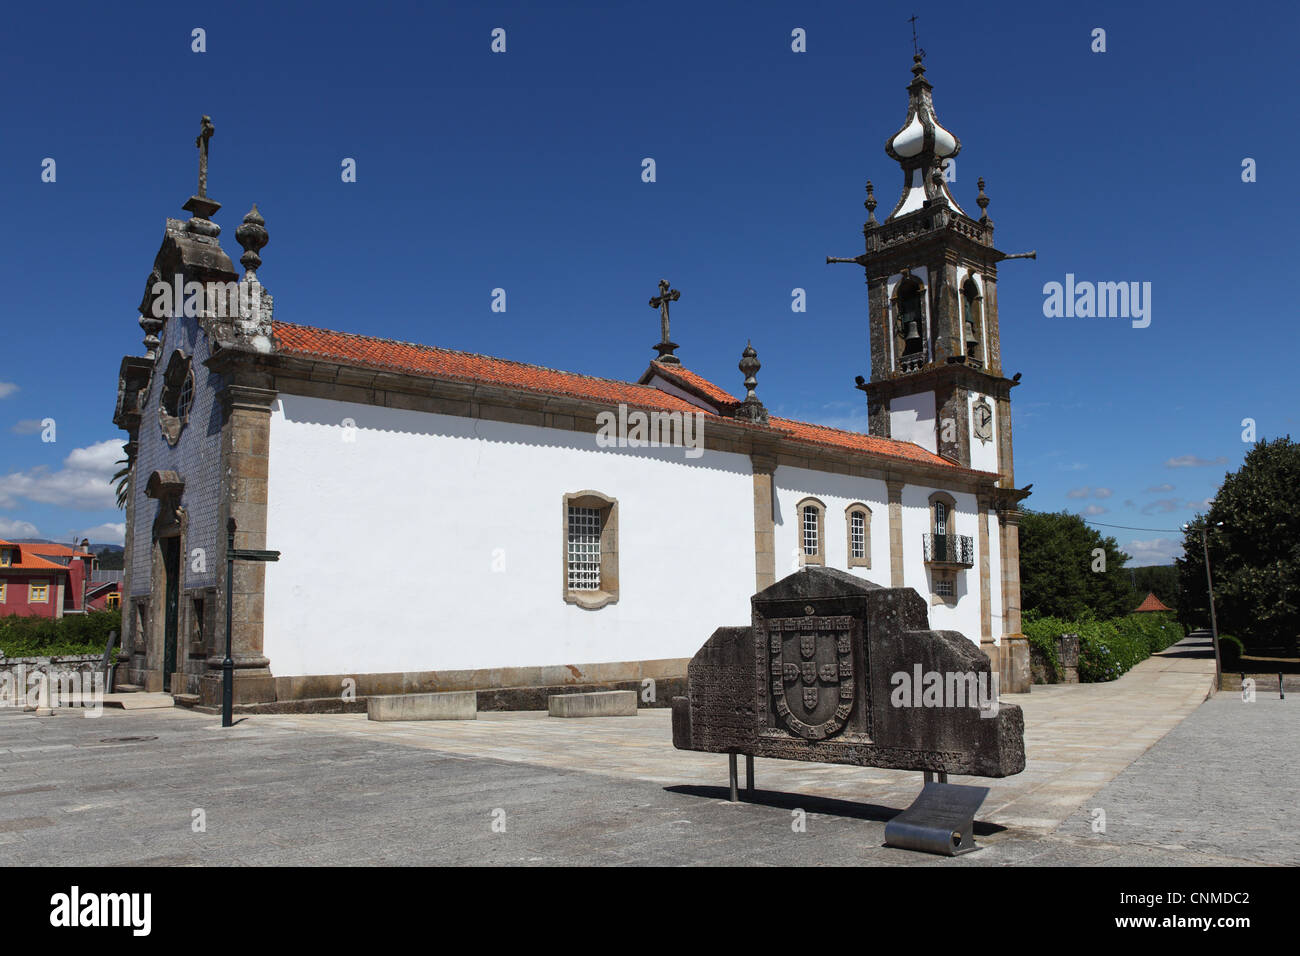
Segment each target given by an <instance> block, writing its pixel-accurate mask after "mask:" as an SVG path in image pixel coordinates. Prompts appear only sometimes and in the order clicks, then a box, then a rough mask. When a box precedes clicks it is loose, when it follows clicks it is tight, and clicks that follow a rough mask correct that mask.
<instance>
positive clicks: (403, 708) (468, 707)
mask: <svg viewBox="0 0 1300 956" xmlns="http://www.w3.org/2000/svg"><path fill="white" fill-rule="evenodd" d="M366 715H367V716H368V717H369V718H370V719H371V720H476V719H477V718H478V693H477V692H476V691H472V690H459V691H451V692H448V693H443V694H392V695H383V696H378V697H367V698H366Z"/></svg>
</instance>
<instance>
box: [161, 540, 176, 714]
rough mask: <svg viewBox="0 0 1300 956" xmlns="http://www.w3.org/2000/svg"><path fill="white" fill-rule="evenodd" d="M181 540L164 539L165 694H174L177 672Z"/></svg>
mask: <svg viewBox="0 0 1300 956" xmlns="http://www.w3.org/2000/svg"><path fill="white" fill-rule="evenodd" d="M180 543H181V542H180V538H162V539H160V540H159V542H158V544H159V545H160V546H161V547H162V559H163V586H164V592H163V593H164V594H165V604H164V612H163V673H162V683H163V691H164V692H165V693H174V692H175V691H176V688H174V687H172V675H173V674H174V673H175V672H176V656H177V654H176V642H177V632H178V630H179V627H178V621H179V618H180V577H181V567H180V554H181V549H180Z"/></svg>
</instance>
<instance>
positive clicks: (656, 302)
mask: <svg viewBox="0 0 1300 956" xmlns="http://www.w3.org/2000/svg"><path fill="white" fill-rule="evenodd" d="M681 297H682V294H681V293H680V292H678V291H677V290H676V289H670V288H669V287H668V280H667V279H660V280H659V294H658V295H657V296H655V297H654V298H653V299H651V300H650V308H652V309H658V310H659V325H660V331H661V332H662V333H663V339H662V340H661V341H660V342H659V344H657V345H656V346H655V351H656V352H658V353H659V358H658V361H660V362H663V363H665V364H667V365H680V364H681V360H680V359H678V358H677V356H675V355H673V350H674V349H675V348H677V343H676V342H674V341H672V340H671V339H670V338H669V337H668V303H669V302H676V301H677V300H678V299H680V298H681Z"/></svg>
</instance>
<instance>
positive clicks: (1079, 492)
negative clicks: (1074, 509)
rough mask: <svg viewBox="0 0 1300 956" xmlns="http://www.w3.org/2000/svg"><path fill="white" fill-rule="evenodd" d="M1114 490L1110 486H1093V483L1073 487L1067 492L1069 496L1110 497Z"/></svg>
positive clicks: (1066, 495) (1066, 494)
mask: <svg viewBox="0 0 1300 956" xmlns="http://www.w3.org/2000/svg"><path fill="white" fill-rule="evenodd" d="M1112 494H1113V492H1112V491H1111V490H1110V489H1109V488H1093V487H1092V486H1091V485H1084V486H1083V487H1082V488H1071V489H1070V490H1069V491H1067V492H1066V493H1065V497H1067V498H1109V497H1110V496H1111V495H1112Z"/></svg>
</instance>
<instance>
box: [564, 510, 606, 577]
mask: <svg viewBox="0 0 1300 956" xmlns="http://www.w3.org/2000/svg"><path fill="white" fill-rule="evenodd" d="M568 544H569V588H570V590H573V591H599V590H600V512H599V511H598V510H596V509H595V508H580V507H577V506H575V505H570V506H569V542H568Z"/></svg>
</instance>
